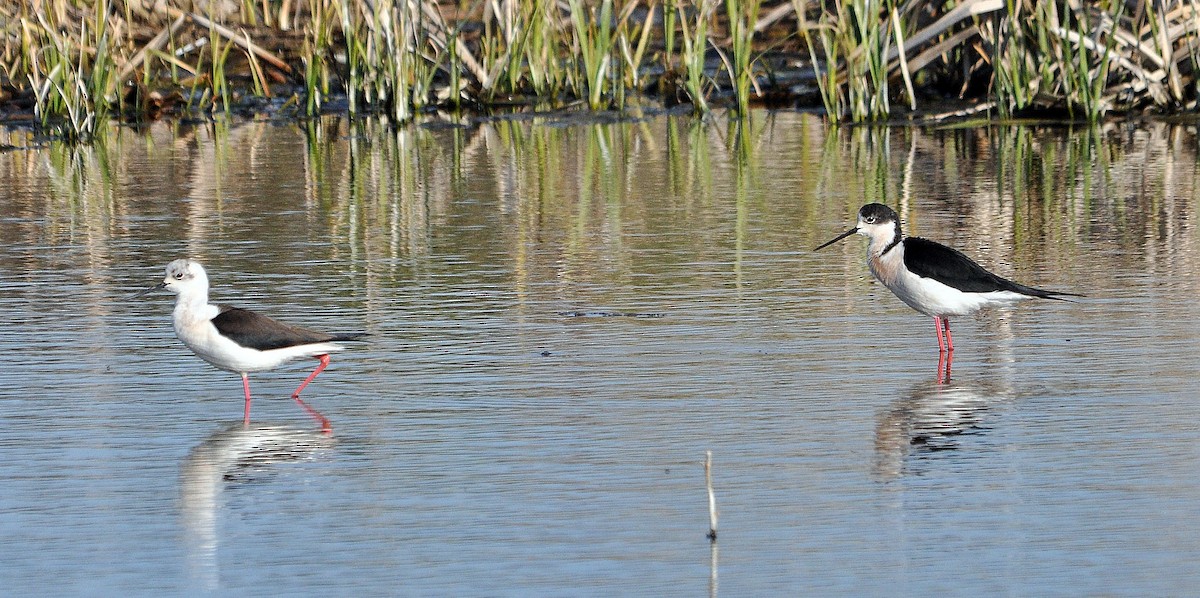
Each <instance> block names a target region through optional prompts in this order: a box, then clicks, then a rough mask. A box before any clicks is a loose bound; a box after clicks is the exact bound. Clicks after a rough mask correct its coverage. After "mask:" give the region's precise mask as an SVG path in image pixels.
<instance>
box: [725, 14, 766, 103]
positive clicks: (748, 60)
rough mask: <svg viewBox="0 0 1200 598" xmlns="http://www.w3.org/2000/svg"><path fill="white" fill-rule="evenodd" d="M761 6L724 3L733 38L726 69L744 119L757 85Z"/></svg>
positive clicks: (731, 38)
mask: <svg viewBox="0 0 1200 598" xmlns="http://www.w3.org/2000/svg"><path fill="white" fill-rule="evenodd" d="M761 4H762V3H761V1H760V0H725V13H726V18H727V23H728V25H729V39H730V48H729V50H730V52H729V53H730V57H729V58H727V59H726V70H728V71H729V80H730V83H731V86H732V87H733V95H734V98H736V100H737V112H738V114H740V115H742V116H745V115H747V114H749V113H750V90H751V87H752V86H753V83H754V71H753V68H752V67H753V63H754V60H753V58H754V46H753V41H754V24H755V23H756V22H757V21H758V12H759V8H760V6H761ZM722 56H724V55H723V54H722Z"/></svg>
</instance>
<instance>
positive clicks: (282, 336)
mask: <svg viewBox="0 0 1200 598" xmlns="http://www.w3.org/2000/svg"><path fill="white" fill-rule="evenodd" d="M220 308H221V313H219V314H217V317H215V318H213V319H212V323H213V326H216V327H217V332H220V333H221V336H224V337H227V338H229V339H231V340H233V342H235V343H237V344H239V345H241V346H243V347H250V348H251V349H258V350H259V351H268V350H271V349H282V348H284V347H294V346H296V345H307V344H311V343H324V342H329V341H348V340H354V339H356V338H358V337H360V336H363V335H362V334H325V333H323V332H316V331H314V330H308V329H307V328H300V327H299V326H289V325H287V324H284V323H282V322H276V321H275V320H272V319H271V318H268V317H266V316H263V315H259V314H257V313H254V312H252V311H250V310H248V309H240V308H237V307H229V306H227V305H222V306H220Z"/></svg>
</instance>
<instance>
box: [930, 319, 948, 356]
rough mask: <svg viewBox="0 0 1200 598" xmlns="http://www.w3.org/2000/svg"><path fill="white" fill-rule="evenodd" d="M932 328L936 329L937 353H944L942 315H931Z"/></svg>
mask: <svg viewBox="0 0 1200 598" xmlns="http://www.w3.org/2000/svg"><path fill="white" fill-rule="evenodd" d="M933 328H934V330H936V331H937V337H938V353H945V352H946V339H945V337H943V336H942V316H933Z"/></svg>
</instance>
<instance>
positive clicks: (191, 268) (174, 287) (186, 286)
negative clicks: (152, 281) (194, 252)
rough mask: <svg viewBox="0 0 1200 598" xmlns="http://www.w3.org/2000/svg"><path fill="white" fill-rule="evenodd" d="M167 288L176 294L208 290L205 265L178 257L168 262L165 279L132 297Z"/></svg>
mask: <svg viewBox="0 0 1200 598" xmlns="http://www.w3.org/2000/svg"><path fill="white" fill-rule="evenodd" d="M160 289H166V290H168V291H171V292H172V293H175V294H176V295H179V294H184V293H189V292H196V291H203V292H205V293H207V292H208V275H207V274H205V272H204V266H201V265H200V262H197V261H195V260H189V259H178V260H175V261H173V262H171V263H169V264H167V275H166V276H164V277H163V281H162V282H160V283H158V284H156V285H154V286H152V287H150V288H148V289H146V290H144V291H141V292H140V293H137V294H135V295H133V296H132V297H130V299H133V298H135V297H141V296H142V295H145V294H148V293H151V292H153V291H157V290H160Z"/></svg>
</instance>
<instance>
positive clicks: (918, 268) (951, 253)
mask: <svg viewBox="0 0 1200 598" xmlns="http://www.w3.org/2000/svg"><path fill="white" fill-rule="evenodd" d="M904 266H905V267H906V268H908V269H909V270H910V271H912V273H913V274H916V275H917V276H921V277H923V278H932V279H933V280H936V281H938V282H940V283H942V284H944V285H947V286H951V287H954V288H956V289H958V290H960V291H963V292H966V293H990V292H992V291H1012V292H1014V293H1020V294H1022V295H1030V296H1032V297H1041V298H1043V299H1061V297H1058V296H1057V295H1068V296H1072V297H1079V296H1080V295H1076V294H1075V293H1062V292H1059V291H1047V290H1045V289H1038V288H1034V287H1027V286H1025V285H1023V284H1020V283H1016V282H1013V281H1011V280H1008V279H1007V278H1002V277H1000V276H996V275H995V274H992V273H991V272H988V271H987V270H985V269H984V268H983V266H980V265H979V264H976V263H975V262H974V261H972V260H971V258H969V257H967V256H965V255H963V253H962V252H961V251H958V250H957V249H954V248H951V247H946V246H945V245H942V244H941V243H936V242H934V241H930V240H928V239H922V238H920V237H908V238H906V239H904Z"/></svg>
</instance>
